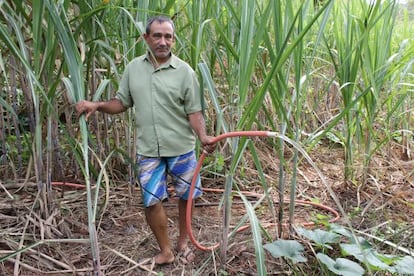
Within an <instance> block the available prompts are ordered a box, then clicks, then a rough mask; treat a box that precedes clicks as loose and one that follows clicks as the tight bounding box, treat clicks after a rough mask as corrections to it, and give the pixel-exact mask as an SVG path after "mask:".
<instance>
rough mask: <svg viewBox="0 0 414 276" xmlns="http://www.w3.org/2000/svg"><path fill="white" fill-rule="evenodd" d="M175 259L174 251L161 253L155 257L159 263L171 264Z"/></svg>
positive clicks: (156, 262)
mask: <svg viewBox="0 0 414 276" xmlns="http://www.w3.org/2000/svg"><path fill="white" fill-rule="evenodd" d="M174 260H175V257H174V253H173V252H172V251H170V252H169V253H160V254H158V255H156V256H155V257H154V261H155V264H157V265H163V264H171V263H172V262H174Z"/></svg>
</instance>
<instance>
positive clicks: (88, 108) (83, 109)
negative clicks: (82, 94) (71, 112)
mask: <svg viewBox="0 0 414 276" xmlns="http://www.w3.org/2000/svg"><path fill="white" fill-rule="evenodd" d="M75 108H76V111H77V112H78V114H79V115H81V114H83V113H86V117H85V119H86V120H88V118H89V116H90V115H92V114H93V113H94V112H95V111H100V112H104V113H108V114H118V113H121V112H124V111H125V110H127V108H126V107H125V106H123V105H122V102H121V100H119V99H111V100H109V101H106V102H91V101H80V102H78V103H77V104H76V106H75Z"/></svg>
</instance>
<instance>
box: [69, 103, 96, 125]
mask: <svg viewBox="0 0 414 276" xmlns="http://www.w3.org/2000/svg"><path fill="white" fill-rule="evenodd" d="M98 105H99V103H98V102H91V101H79V102H78V103H76V105H75V109H76V112H77V113H78V116H81V115H82V114H84V113H85V114H86V115H85V120H86V121H87V120H88V118H89V116H90V115H92V114H93V113H94V112H95V111H97V110H98Z"/></svg>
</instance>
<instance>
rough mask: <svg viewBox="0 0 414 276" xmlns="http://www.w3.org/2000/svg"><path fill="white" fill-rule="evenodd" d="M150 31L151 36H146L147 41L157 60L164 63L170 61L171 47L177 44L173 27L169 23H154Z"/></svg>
mask: <svg viewBox="0 0 414 276" xmlns="http://www.w3.org/2000/svg"><path fill="white" fill-rule="evenodd" d="M150 29H151V31H150V33H149V34H147V33H145V34H144V38H145V41H146V42H147V44H148V46H149V48H150V50H151V52H152V53H153V55H154V56H155V58H156V60H157V61H158V62H159V63H163V62H165V61H167V60H168V59H169V57H170V53H171V47H172V45H173V44H174V42H175V38H174V30H173V27H172V26H171V24H170V23H168V22H162V23H160V22H158V21H154V22H153V23H152V24H151V28H150Z"/></svg>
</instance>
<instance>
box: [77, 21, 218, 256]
mask: <svg viewBox="0 0 414 276" xmlns="http://www.w3.org/2000/svg"><path fill="white" fill-rule="evenodd" d="M174 28H175V27H174V23H173V22H172V21H171V19H169V18H168V17H164V16H157V17H154V18H151V19H150V20H149V21H148V24H147V27H146V33H145V34H144V39H145V41H146V42H147V45H148V47H149V51H148V53H147V54H145V55H143V56H140V57H137V58H135V59H133V60H132V61H131V62H130V63H129V64H128V65H127V66H126V68H125V72H124V73H123V76H122V79H121V82H120V85H119V90H118V92H117V94H116V96H115V98H114V99H111V100H109V101H106V102H90V101H80V102H79V103H77V104H76V110H77V112H78V113H79V114H83V113H85V114H86V119H88V117H89V116H90V115H91V114H92V113H94V112H95V111H100V112H105V113H108V114H117V113H120V112H123V111H125V110H126V109H127V108H129V107H134V108H135V123H136V127H137V153H138V154H137V155H138V156H137V167H138V180H139V183H140V186H141V193H142V199H143V203H144V207H145V217H146V220H147V222H148V224H149V226H150V228H151V230H152V232H153V234H154V236H155V238H156V240H157V242H158V245H159V247H160V253H159V254H157V255H156V256H155V257H154V262H155V263H156V264H168V263H172V262H173V261H174V259H175V254H174V251H173V248H172V245H171V242H170V239H169V237H168V233H167V223H168V219H167V216H166V213H165V210H164V208H163V205H162V201H163V200H164V199H166V198H167V196H168V194H167V187H166V185H167V184H166V180H167V174H169V175H170V176H171V178H172V181H173V184H174V187H175V192H176V194H177V196H178V197H179V203H178V213H179V237H178V241H177V244H176V248H175V249H176V251H177V252H178V254H181V255H184V256H185V257H187V261H192V259H193V258H194V255H193V254H191V252H190V251H189V247H188V245H187V238H188V236H187V231H186V218H185V216H186V208H187V198H188V191H189V188H190V184H191V179H192V177H193V172H194V169H195V167H196V165H197V161H196V158H195V152H194V148H195V139H196V137H195V135H194V133H195V134H196V135H197V137H198V139H199V140H200V142H201V145H202V149H203V150H204V151H206V152H208V153H210V152H212V151H213V150H214V148H215V145H214V143H213V140H214V137H213V136H208V135H207V134H206V128H205V121H204V117H203V114H202V107H201V93H200V88H199V85H198V81H197V77H196V74H195V72H194V70H193V69H191V67H190V66H189V65H188V64H187V63H185V62H184V61H182V60H181V59H179V58H178V57H176V56H175V55H173V54H172V53H171V47H172V46H173V45H174V42H175V30H174ZM196 187H197V188H196V189H195V192H194V195H193V198H196V197H199V196H201V184H200V179H199V177H198V181H197V185H196ZM188 252H190V255H188Z"/></svg>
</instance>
